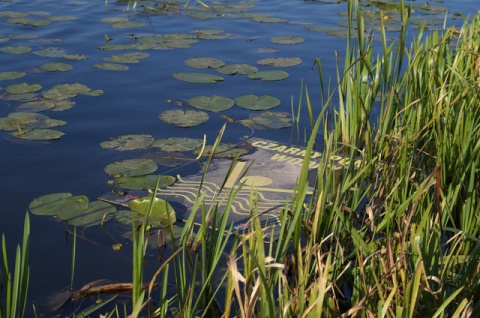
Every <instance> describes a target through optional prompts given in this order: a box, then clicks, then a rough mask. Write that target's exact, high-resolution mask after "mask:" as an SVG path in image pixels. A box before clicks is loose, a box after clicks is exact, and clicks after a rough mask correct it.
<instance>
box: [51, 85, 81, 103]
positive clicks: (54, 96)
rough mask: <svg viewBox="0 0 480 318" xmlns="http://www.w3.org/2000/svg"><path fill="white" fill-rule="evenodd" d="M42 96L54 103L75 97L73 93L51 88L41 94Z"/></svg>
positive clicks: (75, 94)
mask: <svg viewBox="0 0 480 318" xmlns="http://www.w3.org/2000/svg"><path fill="white" fill-rule="evenodd" d="M42 96H43V97H45V98H48V99H50V100H54V101H61V100H66V99H69V98H72V97H75V96H77V93H75V92H66V91H60V90H59V89H58V88H56V87H53V88H51V89H49V90H47V91H44V92H42Z"/></svg>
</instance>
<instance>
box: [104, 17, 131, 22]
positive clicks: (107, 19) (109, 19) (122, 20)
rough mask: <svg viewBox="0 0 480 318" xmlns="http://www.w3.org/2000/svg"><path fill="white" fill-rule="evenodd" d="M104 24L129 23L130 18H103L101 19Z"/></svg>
mask: <svg viewBox="0 0 480 318" xmlns="http://www.w3.org/2000/svg"><path fill="white" fill-rule="evenodd" d="M100 21H102V22H103V23H110V24H113V23H124V22H128V18H123V17H112V18H102V19H100Z"/></svg>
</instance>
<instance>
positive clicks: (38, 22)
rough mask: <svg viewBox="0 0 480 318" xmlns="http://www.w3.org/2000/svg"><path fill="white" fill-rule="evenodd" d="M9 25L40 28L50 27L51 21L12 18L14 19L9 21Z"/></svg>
mask: <svg viewBox="0 0 480 318" xmlns="http://www.w3.org/2000/svg"><path fill="white" fill-rule="evenodd" d="M7 23H11V24H21V25H25V26H32V27H39V26H44V25H49V24H50V21H48V20H47V19H41V20H37V19H31V18H12V19H8V20H7Z"/></svg>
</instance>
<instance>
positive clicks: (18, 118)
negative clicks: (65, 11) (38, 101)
mask: <svg viewBox="0 0 480 318" xmlns="http://www.w3.org/2000/svg"><path fill="white" fill-rule="evenodd" d="M66 123H67V122H65V121H63V120H57V119H51V118H50V117H48V116H46V115H43V114H37V113H31V112H15V113H10V114H8V116H7V117H4V118H2V126H1V128H2V130H4V131H17V132H20V133H21V134H22V133H25V132H27V131H29V130H32V129H35V128H53V127H59V126H63V125H65V124H66Z"/></svg>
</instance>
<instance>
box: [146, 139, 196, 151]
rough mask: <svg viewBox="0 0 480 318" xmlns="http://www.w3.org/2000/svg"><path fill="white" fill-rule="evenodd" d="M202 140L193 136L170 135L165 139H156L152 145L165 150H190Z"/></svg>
mask: <svg viewBox="0 0 480 318" xmlns="http://www.w3.org/2000/svg"><path fill="white" fill-rule="evenodd" d="M202 144H203V140H201V139H194V138H180V137H171V138H167V139H158V140H156V141H155V142H154V143H153V144H152V147H157V148H160V149H161V150H163V151H166V152H178V151H192V150H194V149H196V148H198V147H201V146H202Z"/></svg>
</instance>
